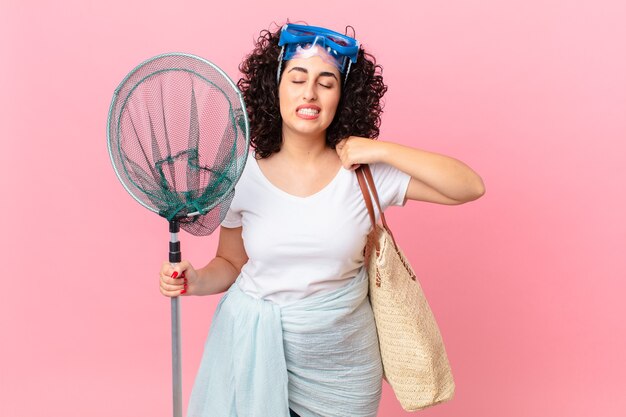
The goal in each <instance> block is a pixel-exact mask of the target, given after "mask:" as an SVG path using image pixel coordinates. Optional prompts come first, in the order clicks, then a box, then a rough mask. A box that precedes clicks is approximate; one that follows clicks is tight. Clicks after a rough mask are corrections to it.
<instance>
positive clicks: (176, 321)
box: [169, 220, 183, 417]
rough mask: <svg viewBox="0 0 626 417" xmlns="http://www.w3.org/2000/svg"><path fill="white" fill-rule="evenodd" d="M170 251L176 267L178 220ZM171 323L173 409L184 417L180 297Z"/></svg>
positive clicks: (174, 301) (173, 305) (172, 225)
mask: <svg viewBox="0 0 626 417" xmlns="http://www.w3.org/2000/svg"><path fill="white" fill-rule="evenodd" d="M169 224H170V251H169V261H170V264H171V265H172V266H176V265H177V264H178V263H180V261H181V253H180V241H179V240H178V232H180V225H179V224H178V221H177V220H172V221H170V223H169ZM171 323H172V407H173V411H174V417H182V415H183V389H182V385H183V383H182V359H181V352H182V349H181V333H180V303H179V297H172V298H171Z"/></svg>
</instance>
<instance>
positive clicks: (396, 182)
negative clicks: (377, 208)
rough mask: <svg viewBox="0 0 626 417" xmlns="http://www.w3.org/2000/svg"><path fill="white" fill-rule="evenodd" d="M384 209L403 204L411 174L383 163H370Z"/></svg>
mask: <svg viewBox="0 0 626 417" xmlns="http://www.w3.org/2000/svg"><path fill="white" fill-rule="evenodd" d="M370 170H371V171H372V176H373V177H374V184H376V191H378V199H379V200H380V205H381V206H382V209H383V211H384V210H385V209H386V208H387V207H389V206H403V205H404V203H405V201H404V198H405V196H406V190H407V188H408V186H409V181H410V180H411V176H410V175H408V174H405V173H404V172H402V171H400V170H399V169H397V168H395V167H393V166H391V165H388V164H383V163H377V164H370Z"/></svg>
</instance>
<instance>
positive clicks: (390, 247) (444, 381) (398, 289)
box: [356, 165, 454, 411]
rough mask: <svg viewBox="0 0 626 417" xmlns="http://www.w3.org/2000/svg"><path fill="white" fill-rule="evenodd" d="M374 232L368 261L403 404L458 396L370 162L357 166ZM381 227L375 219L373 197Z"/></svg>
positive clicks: (386, 360)
mask: <svg viewBox="0 0 626 417" xmlns="http://www.w3.org/2000/svg"><path fill="white" fill-rule="evenodd" d="M356 174H357V178H358V181H359V185H360V187H361V191H362V192H363V198H364V199H365V203H366V205H367V210H368V212H369V216H370V219H371V221H372V224H373V226H374V227H373V230H372V232H371V233H370V234H369V236H368V238H367V245H366V247H365V262H366V265H367V268H368V273H369V297H370V302H371V304H372V310H373V311H374V319H375V322H376V330H377V331H378V341H379V344H380V354H381V357H382V363H383V372H384V377H385V379H386V380H387V382H389V385H391V387H392V388H393V391H394V393H395V394H396V397H397V398H398V401H399V402H400V405H401V406H402V408H404V409H405V410H407V411H417V410H420V409H423V408H426V407H430V406H433V405H436V404H439V403H442V402H444V401H448V400H451V399H452V398H453V396H454V379H453V377H452V371H451V369H450V364H449V363H448V357H447V355H446V350H445V347H444V343H443V339H442V338H441V334H440V332H439V327H438V326H437V322H436V321H435V317H434V316H433V313H432V311H431V310H430V307H429V305H428V301H427V300H426V296H425V295H424V293H423V291H422V288H421V286H420V284H419V282H418V281H417V278H416V276H415V273H414V272H413V269H412V268H411V265H409V263H408V262H407V260H406V258H405V257H404V254H403V253H402V251H401V250H400V248H399V247H398V246H397V245H396V243H395V240H394V238H393V235H392V234H391V230H389V226H387V221H386V220H385V215H384V214H383V213H382V210H381V209H380V203H379V200H378V193H377V192H376V187H375V185H374V179H373V178H372V173H371V171H370V169H369V166H367V165H361V167H360V168H358V169H357V170H356ZM368 187H369V190H370V191H371V196H373V197H374V202H375V204H376V206H377V207H378V212H379V213H380V218H381V220H382V226H381V225H380V224H378V223H377V222H376V217H375V215H374V207H373V205H372V198H371V196H370V192H369V191H368Z"/></svg>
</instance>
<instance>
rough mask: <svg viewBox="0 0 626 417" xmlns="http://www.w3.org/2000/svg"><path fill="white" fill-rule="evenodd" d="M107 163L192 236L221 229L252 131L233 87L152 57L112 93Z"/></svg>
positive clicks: (198, 65)
mask: <svg viewBox="0 0 626 417" xmlns="http://www.w3.org/2000/svg"><path fill="white" fill-rule="evenodd" d="M107 136H108V145H109V153H110V156H111V161H112V162H113V167H114V168H115V172H116V173H117V176H118V178H119V179H120V181H121V182H122V184H123V185H124V187H125V188H126V190H127V191H128V192H129V193H130V194H131V195H132V196H133V197H134V198H135V199H136V200H137V201H138V202H139V203H141V204H142V205H143V206H145V207H146V208H148V209H150V210H152V211H154V212H156V213H158V214H159V215H160V216H162V217H164V218H166V219H167V220H168V221H170V222H172V221H175V222H178V223H180V227H181V228H182V229H184V230H186V231H187V232H189V233H191V234H193V235H208V234H210V233H212V232H213V231H214V230H215V228H216V227H217V226H218V225H219V224H220V223H221V222H222V220H223V219H224V216H225V215H226V212H227V210H228V207H229V205H230V202H231V200H232V197H233V195H234V187H235V184H236V182H237V180H238V179H239V176H240V175H241V172H242V170H243V168H244V165H245V162H246V156H247V153H248V145H249V130H248V122H247V117H246V112H245V106H244V103H243V99H242V97H241V94H240V92H239V90H238V89H237V87H236V86H235V84H234V83H233V82H232V81H231V80H230V79H229V78H228V76H226V74H224V72H223V71H221V70H220V69H219V68H218V67H216V66H215V65H213V64H212V63H210V62H209V61H206V60H204V59H202V58H199V57H195V56H192V55H187V54H165V55H160V56H157V57H155V58H152V59H150V60H148V61H146V62H144V63H142V64H140V65H139V66H138V67H137V68H135V69H134V70H133V71H131V72H130V74H129V75H128V76H127V77H126V78H125V79H124V80H123V81H122V83H121V84H120V86H119V87H118V88H117V89H116V90H115V94H114V97H113V101H112V103H111V108H110V110H109V119H108V128H107Z"/></svg>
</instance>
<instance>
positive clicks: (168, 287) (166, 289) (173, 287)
mask: <svg viewBox="0 0 626 417" xmlns="http://www.w3.org/2000/svg"><path fill="white" fill-rule="evenodd" d="M159 288H160V289H161V292H162V293H163V294H164V295H165V294H173V293H176V292H179V291H181V290H183V289H185V286H184V284H182V283H181V284H168V283H165V282H161V285H160V286H159Z"/></svg>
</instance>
